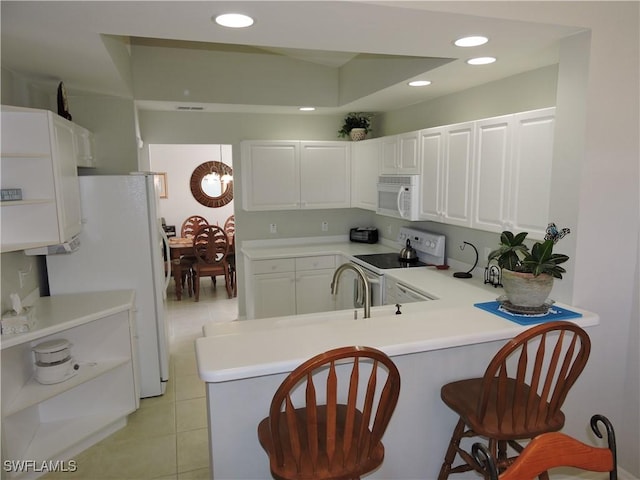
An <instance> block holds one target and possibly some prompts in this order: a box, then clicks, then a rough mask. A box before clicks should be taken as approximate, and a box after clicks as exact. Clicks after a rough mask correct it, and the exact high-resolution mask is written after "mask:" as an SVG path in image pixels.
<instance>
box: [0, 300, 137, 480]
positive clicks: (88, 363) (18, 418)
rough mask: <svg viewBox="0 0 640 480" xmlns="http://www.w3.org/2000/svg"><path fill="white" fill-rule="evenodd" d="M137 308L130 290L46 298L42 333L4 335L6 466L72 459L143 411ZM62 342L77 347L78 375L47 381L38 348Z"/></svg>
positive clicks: (40, 315) (40, 314)
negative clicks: (41, 379)
mask: <svg viewBox="0 0 640 480" xmlns="http://www.w3.org/2000/svg"><path fill="white" fill-rule="evenodd" d="M133 305H134V292H133V291H131V290H126V291H125V290H123V291H115V292H96V293H84V294H70V295H57V296H53V297H43V298H41V299H40V300H38V302H37V303H36V305H35V309H36V310H35V314H36V318H37V328H36V329H35V330H32V331H30V332H27V333H23V334H16V335H4V336H3V337H2V344H1V347H2V460H3V465H5V462H7V461H13V462H18V461H21V460H31V461H35V462H43V461H48V460H50V461H54V462H55V461H64V460H68V459H70V458H72V456H73V455H76V454H77V453H79V452H80V451H82V450H84V449H85V448H87V447H89V446H91V445H92V444H94V443H96V442H98V441H99V440H101V439H102V438H104V437H105V436H107V435H109V434H111V433H112V432H114V431H116V430H117V429H119V428H121V427H123V426H124V425H126V418H127V415H129V414H130V413H132V412H133V411H135V410H136V409H137V408H138V406H139V386H138V384H139V382H138V380H137V378H138V375H137V360H136V358H137V357H136V355H135V330H134V323H133ZM60 338H64V339H67V340H69V341H70V342H71V355H72V357H73V359H74V363H77V364H78V365H79V369H78V371H77V374H76V375H75V376H73V377H71V378H69V379H67V380H65V381H63V382H61V383H56V384H52V385H43V384H40V383H38V382H37V381H36V380H35V378H34V356H33V353H32V348H33V346H35V345H37V344H39V343H40V342H43V341H47V340H53V339H60ZM5 475H6V476H7V478H34V477H36V476H38V472H35V471H28V472H18V471H16V472H5Z"/></svg>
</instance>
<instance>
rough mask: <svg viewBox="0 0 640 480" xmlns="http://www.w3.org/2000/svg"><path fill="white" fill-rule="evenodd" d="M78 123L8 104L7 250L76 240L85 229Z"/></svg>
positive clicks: (5, 135)
mask: <svg viewBox="0 0 640 480" xmlns="http://www.w3.org/2000/svg"><path fill="white" fill-rule="evenodd" d="M73 127H74V125H73V123H71V122H69V121H67V120H65V119H63V118H62V117H59V116H58V115H55V114H53V113H52V112H50V111H46V110H35V109H26V108H17V107H3V108H2V155H1V167H2V188H3V189H8V188H20V189H22V200H11V201H3V202H2V203H1V204H0V205H1V208H2V210H1V217H2V237H1V245H2V252H10V251H16V250H25V249H29V248H37V247H43V246H48V245H55V244H58V243H62V242H65V241H67V240H70V239H71V238H72V237H73V236H74V235H77V234H78V233H80V230H81V213H80V187H79V184H78V174H77V168H76V156H75V146H74V132H73Z"/></svg>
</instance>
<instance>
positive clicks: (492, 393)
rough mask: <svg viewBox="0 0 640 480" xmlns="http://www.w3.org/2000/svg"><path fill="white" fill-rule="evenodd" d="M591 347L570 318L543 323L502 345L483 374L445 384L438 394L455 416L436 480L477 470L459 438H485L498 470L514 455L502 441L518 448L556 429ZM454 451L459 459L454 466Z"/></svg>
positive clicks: (584, 333) (559, 425) (505, 465)
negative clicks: (455, 420) (458, 462)
mask: <svg viewBox="0 0 640 480" xmlns="http://www.w3.org/2000/svg"><path fill="white" fill-rule="evenodd" d="M590 350H591V341H590V339H589V336H588V335H587V333H586V332H585V331H584V330H583V329H582V328H580V327H579V326H577V325H575V324H574V323H571V322H549V323H544V324H541V325H538V326H535V327H533V328H530V329H528V330H527V331H525V332H523V333H521V334H520V335H518V336H517V337H515V338H513V339H512V340H511V341H509V342H508V343H507V344H506V345H505V346H504V347H502V348H501V349H500V351H498V353H497V354H496V355H495V356H494V357H493V359H492V360H491V363H490V364H489V366H488V367H487V369H486V371H485V374H484V376H483V377H482V378H473V379H468V380H460V381H457V382H452V383H449V384H447V385H444V386H443V387H442V389H441V390H440V397H441V398H442V400H443V401H444V403H445V404H447V406H448V407H449V408H451V409H452V410H453V411H454V412H456V413H457V414H458V415H459V417H460V419H459V420H458V423H457V425H456V427H455V429H454V431H453V435H452V436H451V441H450V443H449V447H448V449H447V452H446V454H445V459H444V462H443V464H442V467H441V469H440V474H439V475H438V480H445V479H447V478H448V477H449V474H450V473H460V472H466V471H469V470H476V471H478V472H479V473H482V471H481V469H480V467H479V466H478V464H477V463H476V462H475V461H474V460H473V457H472V454H471V452H469V451H467V450H464V448H462V447H461V446H460V441H461V440H462V439H463V438H468V437H475V436H482V437H485V438H488V439H489V450H490V451H491V455H493V456H494V457H495V458H496V461H497V466H498V471H499V472H502V471H504V470H505V469H506V468H507V467H508V466H509V465H510V464H511V463H512V462H513V460H514V458H515V457H513V456H512V457H509V455H508V452H507V446H509V447H511V448H512V449H513V450H514V451H515V452H516V454H517V453H519V452H521V451H522V446H521V445H520V444H519V443H518V440H524V439H530V438H533V437H536V436H538V435H540V434H541V433H545V432H554V431H558V430H560V429H561V428H562V427H563V426H564V413H562V411H561V410H560V408H561V407H562V404H563V402H564V400H565V398H566V397H567V394H568V393H569V389H570V388H571V387H572V386H573V384H574V383H575V381H576V380H577V378H578V376H579V375H580V373H582V370H583V369H584V367H585V365H586V363H587V360H588V358H589V352H590ZM456 456H459V457H460V458H461V460H462V464H460V465H458V466H456V467H453V461H454V460H455V458H456ZM516 456H517V455H516ZM542 478H545V474H543V475H542Z"/></svg>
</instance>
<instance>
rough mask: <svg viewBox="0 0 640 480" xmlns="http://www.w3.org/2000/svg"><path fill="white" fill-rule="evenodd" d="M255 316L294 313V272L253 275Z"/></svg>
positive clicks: (262, 316)
mask: <svg viewBox="0 0 640 480" xmlns="http://www.w3.org/2000/svg"><path fill="white" fill-rule="evenodd" d="M253 291H254V302H255V318H267V317H280V316H284V315H295V313H296V290H295V273H294V272H280V273H265V274H260V275H254V276H253Z"/></svg>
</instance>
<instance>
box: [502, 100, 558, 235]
mask: <svg viewBox="0 0 640 480" xmlns="http://www.w3.org/2000/svg"><path fill="white" fill-rule="evenodd" d="M514 123H515V129H514V137H515V140H514V150H513V154H512V162H513V164H512V172H511V182H510V184H511V189H512V191H511V203H510V209H509V219H510V228H512V229H513V230H517V231H528V232H529V237H530V238H533V239H542V238H544V235H545V230H546V227H547V224H548V221H549V199H550V195H551V170H552V161H553V136H554V128H555V108H549V109H544V110H539V111H534V112H525V113H521V114H516V115H515V118H514Z"/></svg>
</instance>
